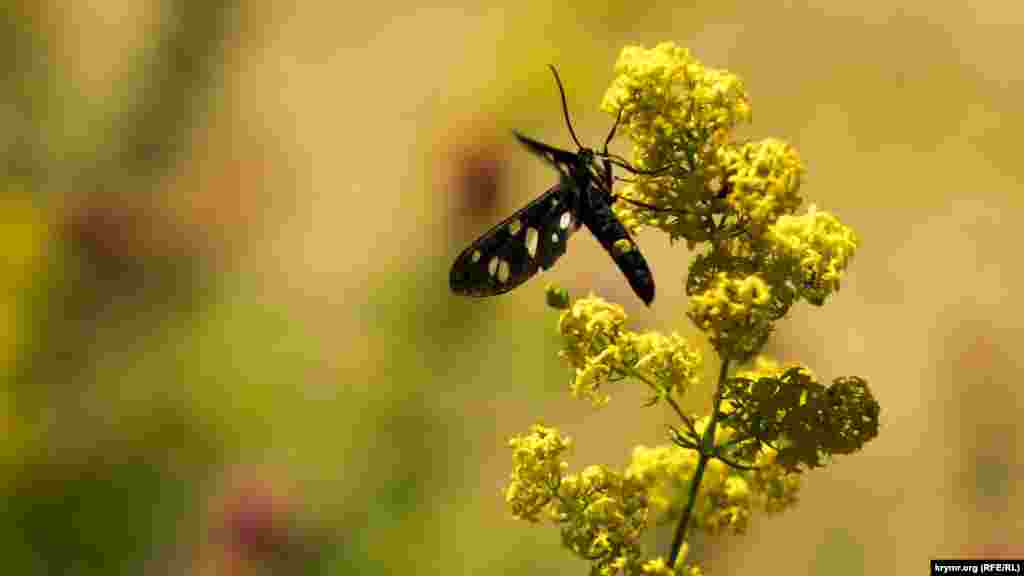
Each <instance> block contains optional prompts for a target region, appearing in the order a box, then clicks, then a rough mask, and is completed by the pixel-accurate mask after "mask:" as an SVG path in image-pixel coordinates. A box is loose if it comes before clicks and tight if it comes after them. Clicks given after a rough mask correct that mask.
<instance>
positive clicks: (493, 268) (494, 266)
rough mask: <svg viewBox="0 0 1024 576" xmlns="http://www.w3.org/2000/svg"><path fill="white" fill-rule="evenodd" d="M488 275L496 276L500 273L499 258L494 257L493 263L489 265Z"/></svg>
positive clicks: (492, 258)
mask: <svg viewBox="0 0 1024 576" xmlns="http://www.w3.org/2000/svg"><path fill="white" fill-rule="evenodd" d="M487 273H488V274H490V275H491V276H494V275H495V274H497V273H498V257H497V256H492V257H491V261H490V262H488V263H487Z"/></svg>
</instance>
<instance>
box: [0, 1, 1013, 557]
mask: <svg viewBox="0 0 1024 576" xmlns="http://www.w3.org/2000/svg"><path fill="white" fill-rule="evenodd" d="M7 9H8V11H9V13H10V15H11V16H10V18H8V19H6V21H5V23H4V24H2V25H0V27H2V29H0V46H2V49H0V58H2V59H3V60H2V61H3V62H4V64H5V66H6V68H5V71H6V72H7V74H5V78H6V80H5V84H3V88H0V153H2V154H3V159H4V165H3V171H2V172H0V175H2V179H0V186H2V190H3V192H4V194H3V195H2V197H0V241H2V245H3V255H4V257H3V259H2V266H3V268H2V270H0V286H2V287H3V291H2V293H0V297H2V299H3V300H2V301H0V323H2V328H0V329H2V333H0V370H2V377H3V379H4V382H3V384H4V386H3V388H2V391H0V392H2V394H0V399H2V403H0V407H2V412H0V418H2V423H3V428H2V431H3V435H2V438H3V441H2V443H0V488H2V490H3V496H2V498H3V503H4V514H3V520H0V550H3V555H2V557H3V561H4V565H5V566H9V567H11V568H10V570H11V571H10V572H9V573H11V574H36V573H39V574H94V573H95V574H111V573H126V574H141V573H146V574H150V573H153V574H163V573H172V574H181V573H184V574H239V575H242V574H266V573H274V574H276V573H281V574H321V573H322V574H352V573H356V574H391V573H404V574H439V573H444V574H477V573H485V572H486V573H489V574H527V573H530V574H535V573H552V574H554V573H570V572H572V573H581V572H582V571H584V570H586V565H585V564H583V563H582V562H581V561H578V560H575V559H572V558H569V557H568V556H567V553H566V552H565V551H563V550H561V549H560V548H559V538H558V534H557V532H556V531H555V530H554V529H552V528H550V527H534V526H530V525H527V524H525V523H522V522H517V521H515V520H513V519H512V518H511V517H510V516H509V514H508V512H507V511H506V510H505V509H504V508H503V505H502V498H501V488H502V486H503V484H504V482H505V481H506V479H507V477H508V474H509V472H510V462H511V460H510V455H509V452H508V449H507V448H506V446H505V442H506V440H507V438H508V437H509V436H511V435H512V434H516V433H521V432H523V431H525V430H526V428H527V427H528V425H529V424H531V423H533V422H534V421H537V420H540V421H543V422H545V423H547V424H551V425H556V426H558V427H559V428H561V429H562V430H563V431H564V432H565V433H567V434H570V435H571V436H573V438H574V439H575V443H576V451H575V454H574V456H573V460H572V464H573V466H582V465H585V464H590V463H601V464H607V465H611V466H618V467H624V466H625V463H626V462H627V460H628V457H629V453H630V450H631V448H632V446H634V445H636V444H646V445H653V444H657V443H661V442H664V441H665V440H664V439H665V437H666V426H667V425H668V424H672V423H673V422H672V420H671V419H670V418H669V417H668V415H667V414H662V413H661V412H659V411H657V410H658V409H648V408H643V407H642V406H641V404H642V402H643V401H644V399H645V396H644V391H643V390H641V389H639V388H637V387H630V386H628V385H626V384H623V385H622V387H621V388H619V389H615V390H611V391H610V392H611V394H612V397H613V399H612V403H611V405H610V406H609V407H608V408H606V409H604V410H601V411H594V410H593V409H592V408H591V407H590V406H589V404H588V403H586V402H576V401H573V400H571V399H569V398H567V393H566V391H567V382H568V379H569V374H568V372H567V371H566V369H565V367H564V366H560V365H559V363H558V360H557V357H556V354H557V350H558V341H557V335H556V333H555V322H556V315H555V314H554V313H553V312H551V311H550V310H549V309H546V307H545V306H544V295H543V284H544V282H545V281H557V282H559V283H560V284H562V285H563V286H564V287H566V288H568V289H569V290H570V291H571V292H573V293H574V294H580V293H583V292H586V291H589V290H591V289H593V290H595V291H597V292H598V293H599V294H600V295H601V296H603V297H606V298H609V299H612V300H615V301H618V302H621V303H623V304H624V305H626V306H627V310H628V312H629V313H630V315H631V319H632V320H633V321H634V322H635V324H634V327H636V328H650V329H660V330H665V331H671V330H679V331H682V332H684V333H687V334H692V333H693V330H692V327H691V326H690V325H689V323H688V321H687V320H686V319H685V316H684V312H685V309H686V297H685V293H684V290H683V281H684V275H685V271H686V263H687V262H688V259H689V258H690V256H691V254H690V253H688V252H687V251H686V249H685V247H683V246H681V245H675V246H670V245H669V244H668V242H667V240H666V238H665V237H664V236H662V235H659V234H657V233H655V232H651V231H647V232H644V233H643V234H642V235H641V236H640V238H639V243H640V245H641V247H642V249H643V252H644V254H645V255H646V257H647V259H648V260H649V262H650V264H651V267H652V270H653V271H654V275H655V278H656V281H657V282H658V296H657V299H656V300H655V303H654V306H653V307H652V308H651V309H650V310H648V309H644V308H643V307H642V306H640V305H639V302H638V301H637V300H636V298H635V297H634V296H633V294H632V293H631V292H630V290H629V287H628V285H627V284H626V283H625V281H624V280H623V278H622V277H621V275H620V274H619V273H618V271H617V270H616V269H615V268H614V266H613V265H612V264H611V262H610V261H609V260H608V257H607V256H606V255H605V254H604V253H603V252H602V251H601V249H600V247H599V246H598V245H597V243H596V242H594V241H593V239H592V238H590V237H589V236H588V235H587V234H585V233H582V234H577V235H576V237H575V239H574V240H573V241H572V248H571V249H570V252H571V255H569V256H568V257H566V258H564V259H563V260H562V261H560V262H559V264H558V266H557V267H555V268H554V269H553V270H551V271H549V272H547V273H545V274H544V278H543V279H535V280H533V281H531V282H529V283H528V284H526V285H525V286H523V287H522V288H520V289H517V290H516V291H514V292H512V293H510V294H508V295H505V296H502V297H500V298H496V299H491V300H468V299H463V298H460V297H456V296H454V295H452V294H451V293H450V292H449V291H448V286H447V274H448V268H449V266H450V265H451V262H452V260H453V259H454V257H455V256H456V255H457V254H458V252H459V250H461V249H462V247H463V246H464V245H465V244H466V243H467V242H469V241H471V240H472V239H473V238H474V237H475V236H476V235H477V234H479V233H480V232H482V231H484V230H486V229H487V228H488V227H489V226H490V225H491V224H493V223H494V222H496V221H497V220H498V219H499V218H501V217H502V216H504V215H506V214H507V213H509V212H511V211H512V210H514V209H515V208H517V207H518V206H520V205H522V204H524V203H526V202H527V201H528V200H530V199H532V198H534V197H535V196H536V195H538V194H539V193H540V192H542V191H543V190H544V189H546V188H547V187H548V186H550V185H551V184H552V183H553V182H554V178H555V175H554V174H553V173H552V172H551V171H550V169H549V168H547V167H546V166H545V165H543V163H541V162H538V161H537V160H536V158H533V157H531V156H530V155H529V154H527V153H525V151H524V150H522V149H521V148H520V147H518V146H517V145H516V144H515V143H514V140H513V138H511V130H512V129H518V130H521V131H523V132H524V133H526V134H529V135H531V136H534V137H537V138H538V139H540V140H542V141H545V142H548V143H551V144H553V145H556V146H561V147H566V148H568V147H571V143H570V140H569V136H568V134H567V132H566V129H565V127H564V124H563V120H562V116H561V112H560V110H559V103H558V98H557V91H556V89H555V87H554V85H553V82H552V79H551V77H550V74H549V72H548V71H547V68H546V66H547V64H549V63H550V64H554V65H556V66H557V67H558V69H559V71H560V73H561V75H562V78H563V80H564V81H565V83H566V87H567V91H568V104H569V108H570V111H571V112H572V115H573V119H574V121H575V124H576V130H577V132H578V133H579V134H580V137H581V139H583V140H584V142H593V143H598V142H600V140H601V139H602V138H603V137H604V134H605V132H606V130H607V129H608V127H609V125H610V123H611V121H612V119H611V118H609V117H608V116H607V115H606V114H603V113H601V112H600V111H599V110H598V104H599V103H600V100H601V97H602V96H603V93H604V89H605V88H606V87H607V86H608V84H609V82H610V81H611V78H612V66H613V63H614V61H615V58H616V57H617V55H618V52H619V50H620V49H621V48H622V47H623V46H625V45H627V44H642V45H645V46H653V45H655V44H656V43H658V42H661V41H673V42H676V43H678V44H680V45H682V46H685V47H687V48H688V49H689V50H690V51H691V52H692V53H693V54H694V55H695V56H696V57H697V58H698V59H700V60H701V61H702V62H704V63H705V64H706V65H708V66H711V67H716V68H727V69H729V70H730V71H732V72H734V73H736V74H738V75H739V76H740V77H741V78H743V80H744V82H745V83H746V87H747V89H748V91H749V92H750V94H751V97H752V103H753V117H754V121H753V123H752V124H751V125H750V126H746V127H744V128H743V129H742V132H741V136H742V137H750V138H762V137H776V138H781V139H784V140H787V141H789V142H791V143H792V144H793V145H794V146H795V147H796V148H797V149H798V150H799V153H800V155H801V157H802V159H803V161H804V162H805V164H806V166H807V169H808V173H807V177H806V179H805V181H804V186H803V192H804V194H806V195H807V196H808V197H809V198H810V199H811V201H812V202H814V203H815V204H817V205H818V207H819V209H823V210H828V211H831V212H833V213H835V214H836V215H837V216H838V217H839V218H840V219H841V220H842V221H843V222H844V223H847V224H849V225H851V226H853V227H854V228H855V229H856V230H857V232H858V234H859V235H860V237H861V238H862V240H863V245H862V247H861V249H860V250H859V252H858V253H857V254H856V256H855V258H854V260H853V263H852V266H851V268H850V270H849V272H848V276H847V277H846V278H845V279H844V282H843V286H842V291H841V292H840V293H839V294H838V295H836V296H835V297H834V298H832V299H831V300H830V301H829V302H828V303H827V305H826V306H824V307H822V308H810V307H807V306H797V307H796V308H794V310H793V312H792V314H791V316H790V317H787V318H786V319H785V320H783V321H782V322H781V323H780V325H779V327H778V330H777V331H776V333H775V335H774V336H773V340H772V342H771V344H770V350H769V351H770V352H771V353H773V354H775V355H777V356H778V357H779V359H780V360H783V361H790V360H794V361H802V362H804V363H805V364H807V365H808V366H809V367H810V368H811V369H812V370H813V371H814V372H815V373H816V374H818V375H819V376H820V377H821V378H823V379H824V380H831V379H832V378H834V377H838V376H843V375H859V376H862V377H864V378H866V379H867V380H868V382H869V383H870V384H871V386H872V389H873V391H874V393H875V395H876V397H877V398H878V400H879V401H880V403H881V405H882V428H881V433H880V436H879V437H878V438H877V439H876V440H875V441H873V442H872V443H870V444H869V445H868V446H867V447H866V449H865V450H863V451H862V452H860V453H858V454H855V455H852V456H847V457H842V458H839V459H837V460H836V462H835V463H834V465H832V466H830V467H827V468H825V469H822V470H817V471H815V472H813V473H810V474H808V475H807V476H806V478H805V483H804V490H803V492H802V497H801V502H800V504H799V505H798V506H797V507H796V508H795V509H793V510H790V511H787V512H786V513H784V514H782V515H779V516H777V517H767V518H758V519H756V520H755V522H754V523H753V526H752V528H751V531H750V533H749V534H747V535H745V536H742V537H733V538H721V539H707V538H705V539H701V540H700V541H698V542H696V543H695V545H694V546H692V547H691V549H692V554H694V555H695V557H697V558H699V559H700V560H701V561H702V562H703V563H704V564H705V566H706V568H707V571H708V573H710V574H742V573H750V572H756V573H760V574H808V575H810V574H825V573H827V574H836V575H845V574H850V575H853V574H867V573H880V574H901V573H913V572H915V571H923V570H925V569H926V568H925V566H926V565H927V563H928V560H929V559H930V558H937V557H963V556H989V557H992V556H1003V557H1017V558H1020V557H1022V556H1024V548H1022V547H1021V546H1022V544H1021V543H1022V542H1024V524H1022V523H1021V522H1020V518H1021V517H1024V501H1022V500H1024V493H1022V492H1021V490H1020V488H1019V486H1020V485H1019V484H1018V480H1015V479H1019V478H1020V477H1022V475H1024V468H1022V454H1024V429H1022V426H1021V424H1020V421H1021V419H1020V417H1019V406H1020V405H1021V403H1022V394H1021V392H1019V391H1018V390H1017V380H1016V379H1017V377H1018V376H1019V375H1020V374H1021V370H1020V366H1019V365H1020V361H1019V360H1014V359H1013V358H1014V357H1015V356H1014V353H1013V352H1012V351H1013V349H1014V348H1013V347H1014V346H1016V345H1020V343H1021V342H1022V340H1024V324H1022V314H1021V310H1022V307H1021V305H1020V304H1019V303H1015V302H1014V300H1013V298H1014V294H1017V293H1018V292H1017V289H1018V288H1021V287H1024V282H1022V281H1024V273H1022V271H1021V270H1022V268H1021V266H1019V265H1018V260H1019V253H1020V248H1019V247H1020V246H1021V242H1022V241H1024V233H1022V232H1021V230H1022V229H1024V227H1022V226H1021V225H1019V224H1015V223H1014V222H1013V218H1014V217H1015V215H1019V214H1022V212H1021V208H1022V206H1024V194H1022V192H1024V190H1022V188H1024V186H1022V180H1024V162H1021V160H1020V158H1021V144H1020V134H1022V133H1024V104H1022V102H1024V66H1022V65H1021V62H1020V60H1021V58H1020V52H1021V49H1020V48H1021V38H1022V37H1024V5H1019V4H1017V3H1012V2H995V1H991V0H990V1H982V2H969V3H968V2H952V3H935V2H905V3H898V4H893V3H890V2H882V1H877V0H875V1H869V2H857V3H841V2H820V1H819V2H756V3H755V2H702V3H668V2H664V3H653V4H646V5H636V4H634V3H629V2H601V1H598V2H588V3H574V4H571V5H556V6H552V5H549V4H544V3H538V2H529V1H527V2H508V3H503V4H488V5H477V4H471V3H456V4H440V5H432V6H424V5H420V4H413V3H404V2H383V3H380V4H377V3H372V2H371V3H349V2H298V3H294V4H288V3H280V2H269V1H266V0H256V1H252V2H243V3H224V2H220V3H218V2H210V3H207V2H200V1H199V0H164V1H162V2H153V1H148V2H146V1H144V2H128V1H125V0H108V1H107V2H90V3H85V2H81V3H79V2H53V1H47V2H42V3H38V4H37V3H29V2H8V3H7ZM616 146H617V150H618V151H619V152H623V153H624V152H626V151H627V150H628V148H627V146H626V145H625V144H624V143H623V142H621V141H620V142H618V143H617V144H616ZM708 354H709V356H710V353H708ZM713 368H714V367H713V366H711V367H710V368H709V374H713V373H714V369H713ZM1015 375H1017V376H1015ZM707 393H708V389H704V390H700V391H697V392H696V393H695V394H704V396H703V397H697V398H695V400H694V402H693V407H694V408H699V407H701V406H705V405H706V403H707ZM669 538H670V533H668V535H667V536H666V535H665V534H660V533H659V535H658V536H657V537H656V538H655V540H656V542H654V543H655V544H656V545H659V546H660V547H661V549H662V550H663V549H664V547H665V545H666V544H667V541H668V539H669Z"/></svg>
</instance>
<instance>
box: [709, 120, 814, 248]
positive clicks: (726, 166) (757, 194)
mask: <svg viewBox="0 0 1024 576" xmlns="http://www.w3.org/2000/svg"><path fill="white" fill-rule="evenodd" d="M717 154H718V158H717V165H718V166H719V167H720V168H721V170H722V172H723V173H724V174H726V175H727V176H726V185H728V186H729V187H730V190H729V195H728V196H727V197H726V201H727V202H728V203H729V205H730V206H732V208H733V209H734V210H735V211H736V213H737V214H738V215H740V216H741V217H743V218H745V219H746V220H747V221H748V222H749V223H750V226H751V227H752V228H754V229H755V230H758V229H763V228H765V227H767V226H768V225H770V224H772V223H773V222H775V221H776V220H778V219H779V217H780V216H783V215H785V214H791V213H793V212H794V211H795V210H796V209H797V208H799V207H800V204H801V203H803V197H802V196H801V195H800V193H799V191H800V176H801V175H802V174H803V172H804V167H803V165H802V164H801V163H800V157H799V156H798V155H797V153H796V150H795V149H794V148H793V147H792V146H790V145H789V144H787V143H786V142H783V141H782V140H776V139H774V138H766V139H764V140H759V141H756V142H747V143H745V144H740V145H727V146H722V147H720V148H718V150H717Z"/></svg>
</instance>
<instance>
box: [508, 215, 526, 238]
mask: <svg viewBox="0 0 1024 576" xmlns="http://www.w3.org/2000/svg"><path fill="white" fill-rule="evenodd" d="M522 229H523V223H522V222H520V221H519V219H518V218H516V219H515V220H513V221H511V222H509V224H508V233H509V234H511V235H513V236H515V235H516V234H519V231H520V230H522Z"/></svg>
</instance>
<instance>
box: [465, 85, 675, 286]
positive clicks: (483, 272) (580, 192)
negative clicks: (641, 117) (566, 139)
mask: <svg viewBox="0 0 1024 576" xmlns="http://www.w3.org/2000/svg"><path fill="white" fill-rule="evenodd" d="M551 71H552V72H553V73H554V75H555V82H556V83H557V84H558V91H559V93H560V94H561V97H562V111H563V113H564V114H565V121H566V125H568V127H569V134H570V135H572V139H573V141H574V142H575V143H576V145H577V147H578V148H579V150H578V151H576V152H569V151H568V150H561V149H559V148H554V147H552V146H548V145H547V144H544V143H542V142H538V141H536V140H533V139H532V138H528V137H526V136H524V135H522V134H520V133H518V132H514V134H515V136H516V138H518V139H519V141H520V142H522V144H523V145H524V146H526V148H527V149H528V150H529V151H530V152H533V153H534V154H536V155H538V156H540V157H541V158H543V159H544V160H546V161H547V162H548V163H549V164H551V165H552V166H554V168H555V169H556V170H558V173H559V182H558V184H556V185H555V186H553V187H552V188H550V189H548V191H547V192H545V193H544V194H541V196H540V197H539V198H537V199H535V200H534V201H532V202H530V203H529V204H527V205H526V206H525V207H523V208H521V209H520V210H519V211H517V212H516V213H515V214H513V215H512V216H510V217H509V218H507V219H505V220H504V221H503V222H501V223H500V224H498V225H497V226H495V227H494V228H491V229H490V230H489V231H487V233H486V234H484V235H483V236H481V237H480V238H478V239H477V240H476V241H475V242H473V243H472V244H470V245H469V247H467V248H466V249H465V250H463V251H462V253H461V254H459V257H458V258H456V259H455V263H454V264H452V270H451V273H450V274H449V276H448V283H449V285H450V286H451V289H452V292H455V293H456V294H463V295H466V296H479V297H483V296H494V295H497V294H503V293H505V292H508V291H510V290H512V289H513V288H515V287H517V286H519V285H520V284H522V283H523V282H526V281H527V280H529V279H530V278H531V277H533V276H534V275H535V274H537V272H540V271H543V270H547V269H548V268H551V267H552V266H553V265H554V264H555V261H556V260H558V258H559V257H560V256H561V255H562V254H565V249H566V242H567V241H568V240H569V237H570V236H571V235H572V233H573V232H575V231H576V230H577V229H578V228H579V227H580V224H581V223H582V224H585V225H586V226H587V228H588V229H589V230H590V233H591V234H593V235H594V237H595V238H597V240H598V242H600V243H601V246H603V247H604V249H605V250H606V251H607V252H608V254H609V255H610V256H611V257H612V260H614V261H615V264H617V265H618V267H619V270H621V271H622V273H623V274H624V275H625V276H626V279H627V280H628V281H629V285H630V286H631V287H632V288H633V292H635V293H636V295H637V296H639V297H640V299H641V300H643V301H644V303H645V304H647V305H648V306H650V304H651V302H652V301H653V300H654V278H653V277H652V276H651V270H650V268H648V266H647V261H646V260H644V257H643V255H642V254H641V253H640V250H639V248H638V247H637V245H636V244H635V243H634V242H633V240H632V239H631V238H630V237H629V233H628V232H627V231H626V227H625V226H623V225H622V223H621V222H619V220H618V218H616V217H615V214H614V213H613V212H612V202H613V201H614V196H613V195H612V182H613V177H612V165H613V164H614V165H616V166H620V167H622V168H624V169H626V170H628V171H630V172H633V173H634V174H654V173H655V172H645V171H641V170H637V169H635V168H633V167H632V166H630V165H629V163H627V162H626V161H625V160H623V159H622V158H620V157H618V156H615V155H612V154H609V153H608V143H609V142H611V139H612V137H614V136H615V129H616V128H617V127H618V125H619V120H621V118H622V114H621V111H620V113H619V118H618V119H616V121H615V125H613V126H612V129H611V132H609V133H608V137H607V138H606V139H605V142H604V149H603V150H602V151H601V152H596V151H594V150H592V149H590V148H586V147H584V146H583V145H582V144H580V141H579V139H578V138H577V137H576V133H575V131H574V130H573V128H572V123H571V122H570V121H569V110H568V107H567V105H566V101H565V90H564V89H563V88H562V81H561V80H560V79H559V77H558V72H557V71H556V70H555V68H554V66H552V67H551ZM599 159H600V160H601V162H598V160H599Z"/></svg>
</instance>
